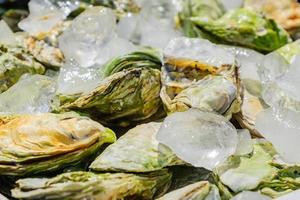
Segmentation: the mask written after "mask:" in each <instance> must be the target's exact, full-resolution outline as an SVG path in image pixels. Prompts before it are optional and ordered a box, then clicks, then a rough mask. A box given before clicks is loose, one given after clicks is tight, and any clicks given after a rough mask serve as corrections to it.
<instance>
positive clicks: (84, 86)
mask: <svg viewBox="0 0 300 200" xmlns="http://www.w3.org/2000/svg"><path fill="white" fill-rule="evenodd" d="M101 79H102V78H101V76H100V75H99V73H98V67H97V66H95V67H89V68H84V67H81V66H80V65H79V64H78V63H76V61H74V60H68V61H67V62H66V63H65V65H64V66H63V67H62V68H61V70H60V73H59V76H58V89H57V90H58V91H57V92H58V93H59V94H64V95H73V94H81V93H85V92H89V91H91V90H92V89H94V88H95V87H96V86H97V85H98V84H99V83H100V82H101Z"/></svg>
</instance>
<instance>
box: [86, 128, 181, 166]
mask: <svg viewBox="0 0 300 200" xmlns="http://www.w3.org/2000/svg"><path fill="white" fill-rule="evenodd" d="M160 126H161V123H156V122H151V123H148V124H142V125H139V126H136V127H135V128H133V129H131V130H129V131H128V132H127V133H125V135H123V136H122V137H121V138H119V139H118V140H117V142H116V143H114V144H112V145H110V146H109V147H107V148H106V149H105V150H104V151H103V153H102V154H100V156H98V157H97V158H96V159H95V161H94V162H93V163H92V164H91V166H90V168H91V169H92V170H95V171H121V172H122V171H125V172H151V171H156V170H161V169H163V168H164V167H168V166H173V165H182V164H185V163H184V162H183V161H181V160H180V159H179V158H177V156H176V155H175V154H174V153H173V152H172V151H171V150H170V149H168V148H167V147H166V146H164V145H161V144H159V143H158V141H157V140H156V139H155V137H156V134H157V132H158V130H159V128H160Z"/></svg>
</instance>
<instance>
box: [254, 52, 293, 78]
mask: <svg viewBox="0 0 300 200" xmlns="http://www.w3.org/2000/svg"><path fill="white" fill-rule="evenodd" d="M258 67H259V68H258V73H259V77H260V79H261V81H262V82H264V83H265V82H268V81H272V80H275V79H276V78H278V77H280V76H282V75H283V74H284V73H286V72H287V70H288V69H289V63H288V62H287V61H286V59H285V58H284V57H283V56H281V55H280V54H279V53H278V52H272V53H270V54H268V55H266V56H264V58H263V59H262V60H261V63H260V64H259V65H258Z"/></svg>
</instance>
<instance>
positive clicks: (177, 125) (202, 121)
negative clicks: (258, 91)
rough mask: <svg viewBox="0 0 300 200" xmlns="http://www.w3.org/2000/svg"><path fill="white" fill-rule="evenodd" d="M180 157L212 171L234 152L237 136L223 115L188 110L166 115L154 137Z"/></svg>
mask: <svg viewBox="0 0 300 200" xmlns="http://www.w3.org/2000/svg"><path fill="white" fill-rule="evenodd" d="M156 138H157V140H158V141H159V142H160V143H162V144H164V145H166V146H168V147H169V148H170V149H171V150H172V151H173V152H174V153H175V154H176V155H177V156H178V157H179V158H181V159H182V160H184V161H186V162H188V163H190V164H192V165H193V166H195V167H204V168H206V169H209V170H212V169H214V168H215V167H216V166H217V165H219V164H221V163H223V162H224V161H225V160H226V159H227V158H228V157H229V156H231V155H233V154H234V152H235V151H236V147H237V143H238V136H237V131H236V129H235V128H234V126H233V125H232V124H231V123H230V122H229V121H228V120H227V119H226V118H225V117H223V116H221V115H217V114H214V113H208V112H202V111H200V110H198V109H190V110H188V111H186V112H178V113H174V114H171V115H170V116H168V117H167V118H166V119H165V120H164V122H163V124H162V126H161V128H160V130H159V132H158V135H157V137H156Z"/></svg>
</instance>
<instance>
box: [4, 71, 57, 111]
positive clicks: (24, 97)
mask: <svg viewBox="0 0 300 200" xmlns="http://www.w3.org/2000/svg"><path fill="white" fill-rule="evenodd" d="M24 76H25V77H24ZM24 76H22V79H21V80H19V82H17V83H16V84H15V85H13V86H12V87H11V88H9V89H8V90H7V91H6V92H4V93H2V94H0V112H1V113H26V114H32V113H46V112H49V111H50V104H51V100H52V98H53V97H54V95H55V91H56V82H55V80H53V79H52V78H50V77H47V76H43V75H24Z"/></svg>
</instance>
